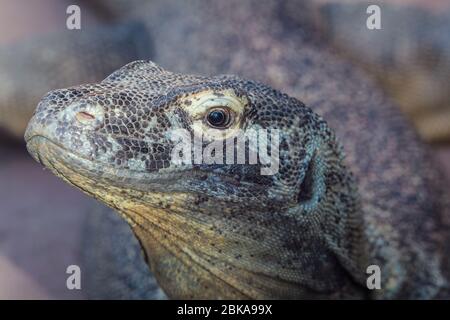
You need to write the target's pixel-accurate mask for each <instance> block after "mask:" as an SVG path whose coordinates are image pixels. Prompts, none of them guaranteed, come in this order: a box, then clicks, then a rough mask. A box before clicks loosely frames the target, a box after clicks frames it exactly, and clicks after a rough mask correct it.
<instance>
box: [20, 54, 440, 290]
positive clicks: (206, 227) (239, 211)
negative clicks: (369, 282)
mask: <svg viewBox="0 0 450 320" xmlns="http://www.w3.org/2000/svg"><path fill="white" fill-rule="evenodd" d="M199 96H203V97H204V96H206V97H208V99H216V98H217V97H227V98H229V99H235V101H238V102H236V105H235V106H234V109H233V110H234V112H235V113H236V119H237V120H236V121H235V122H234V123H233V125H231V126H230V127H229V128H227V129H215V130H216V131H217V130H220V132H222V133H224V134H225V135H229V134H232V133H233V132H235V130H237V129H244V130H250V129H257V128H265V129H279V130H280V134H281V136H280V169H279V172H278V173H277V174H275V175H272V176H261V175H260V172H259V169H260V167H259V165H248V164H247V165H238V164H232V165H231V164H230V165H228V164H223V165H206V164H198V165H197V164H192V165H181V166H180V165H175V164H174V163H173V162H171V159H172V158H171V153H172V149H173V148H174V142H173V141H171V140H170V139H169V137H168V134H169V133H170V132H171V130H175V129H180V128H183V129H187V130H193V128H194V127H200V128H202V130H205V132H206V129H207V127H206V126H207V124H205V123H204V121H205V120H204V116H205V114H206V113H207V110H203V109H202V108H201V105H199V102H198V98H199ZM208 101H212V100H208ZM199 110H200V111H199ZM208 137H209V139H210V140H215V139H219V138H217V137H216V136H214V135H208ZM26 140H27V147H28V150H29V151H30V153H31V154H32V155H33V156H34V158H35V159H36V160H38V161H40V162H41V163H42V164H44V165H46V166H47V167H49V168H50V169H51V170H52V171H53V172H54V173H55V174H57V175H58V176H60V177H62V178H63V179H64V180H66V181H67V182H69V183H71V184H73V185H75V186H77V187H79V188H80V189H82V190H83V191H85V192H87V193H88V194H90V195H92V196H94V197H96V198H97V199H100V200H101V201H103V202H105V203H106V204H108V205H109V206H111V207H113V208H115V209H116V210H118V211H119V212H120V213H121V214H122V216H123V217H124V218H125V219H127V221H128V222H129V223H130V225H131V227H132V228H133V231H134V232H135V234H136V236H137V237H138V238H139V240H140V242H141V245H142V246H143V248H144V250H145V253H146V257H147V259H148V263H149V265H150V266H151V269H152V271H153V272H154V274H155V276H156V278H157V280H158V283H159V284H160V286H161V287H162V288H163V290H164V291H165V292H166V293H167V294H168V296H169V297H171V298H305V297H308V298H365V297H368V296H369V292H368V291H367V290H366V289H365V288H364V284H365V274H364V273H365V270H366V267H367V266H368V265H369V264H378V265H380V266H381V268H382V270H383V271H384V273H383V275H384V276H385V277H387V281H386V282H385V285H386V287H385V289H384V290H383V291H382V293H381V294H382V295H381V297H394V296H397V295H399V296H410V297H418V296H420V297H425V296H433V297H434V296H439V295H440V294H442V293H443V292H444V291H442V290H446V289H445V286H446V281H445V279H444V275H443V272H444V271H446V270H442V264H441V263H442V261H441V260H440V258H441V256H440V255H439V253H440V251H439V249H440V248H439V247H438V245H439V243H438V240H440V239H445V237H442V238H438V236H443V235H441V234H439V233H436V234H435V238H433V239H429V240H430V241H429V242H428V243H427V245H428V247H427V248H426V249H430V251H422V252H421V254H423V255H426V256H429V255H431V256H429V259H433V260H431V261H430V260H428V261H423V260H421V259H420V257H415V256H414V255H413V253H411V254H410V256H408V257H404V256H400V255H397V254H400V252H402V253H403V254H405V253H408V250H413V249H414V248H416V247H406V245H407V243H401V242H398V243H392V245H390V244H389V245H386V243H384V245H383V246H381V247H379V248H378V247H377V246H378V245H379V243H380V242H381V243H383V241H385V239H383V238H384V237H390V236H392V234H395V230H392V231H391V230H390V231H391V232H392V234H391V233H390V234H377V231H378V230H377V227H379V226H378V225H370V224H369V223H371V219H374V218H377V217H376V216H375V215H376V214H377V211H375V210H372V211H370V210H367V211H363V210H364V207H362V206H361V204H360V202H359V197H358V192H357V186H356V185H355V183H354V181H353V179H352V178H351V175H350V172H349V170H348V169H347V168H346V166H345V164H344V163H343V155H342V152H341V149H340V147H339V145H338V143H337V142H336V140H335V136H334V134H333V133H332V131H331V129H330V128H329V127H328V126H327V124H326V123H325V121H324V120H322V118H320V117H319V116H317V115H316V114H315V113H313V112H312V110H311V109H309V108H307V107H305V106H304V105H303V104H302V103H301V102H299V101H298V100H296V99H294V98H291V97H289V96H287V95H285V94H281V93H280V92H278V91H276V90H273V89H271V88H269V87H266V86H264V85H262V84H259V83H256V82H253V81H248V80H242V79H240V78H238V77H235V76H217V77H202V76H190V75H182V74H176V73H171V72H167V71H165V70H163V69H161V68H159V67H158V66H156V65H155V64H153V63H152V62H144V61H137V62H134V63H131V64H129V65H127V66H125V67H123V68H122V69H120V70H118V71H117V72H115V73H113V74H112V75H111V76H109V77H108V78H107V79H105V80H104V81H103V82H101V83H99V84H94V85H84V86H80V87H74V88H69V89H63V90H58V91H52V92H50V93H49V94H47V96H45V97H44V98H43V100H42V101H41V103H40V104H39V106H38V108H37V110H36V115H35V116H34V117H33V119H32V120H31V122H30V124H29V127H28V129H27V133H26ZM248 147H249V146H248V145H247V148H248ZM373 205H374V204H366V206H373ZM395 214H397V215H398V214H401V212H395ZM422 223H423V222H422ZM434 223H435V221H434V220H432V219H431V217H429V218H428V219H427V221H426V224H427V225H428V227H430V226H433V224H434ZM410 225H411V224H410V223H407V224H402V225H401V226H397V227H401V229H402V230H404V228H407V227H409V226H410ZM398 241H399V240H398ZM441 244H443V243H441ZM398 245H399V246H398ZM415 246H417V243H416V244H415ZM422 249H424V248H422ZM396 250H399V251H398V252H396ZM435 250H438V251H435ZM385 259H388V261H386V260H385ZM401 259H406V260H407V261H408V265H402V264H401V263H402V261H401ZM389 264H393V265H394V267H395V268H403V269H400V270H398V269H397V270H389V267H390V265H389ZM411 266H414V272H415V274H414V275H413V274H409V273H408V269H409V268H410V267H411ZM395 271H400V272H399V273H395ZM411 271H413V270H411ZM324 275H326V276H324ZM422 276H433V277H435V278H430V277H428V278H426V279H422V278H421V277H422ZM421 281H424V282H425V281H426V284H427V286H425V285H424V282H421ZM405 288H407V289H408V290H406V291H403V290H404V289H405Z"/></svg>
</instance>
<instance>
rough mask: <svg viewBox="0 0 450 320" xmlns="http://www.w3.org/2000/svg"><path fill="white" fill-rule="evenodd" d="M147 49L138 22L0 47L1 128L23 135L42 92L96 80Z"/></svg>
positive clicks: (60, 34)
mask: <svg viewBox="0 0 450 320" xmlns="http://www.w3.org/2000/svg"><path fill="white" fill-rule="evenodd" d="M150 52H151V44H150V41H149V38H148V35H147V33H146V30H145V28H144V27H143V26H142V24H140V23H126V24H121V25H117V26H113V27H111V26H105V27H92V28H87V29H86V30H83V31H82V32H77V31H71V30H65V31H62V32H56V33H53V34H48V35H43V36H39V37H35V38H33V39H30V40H25V41H22V42H18V43H17V44H13V45H7V46H0V83H1V94H0V128H2V129H4V130H5V131H6V132H8V133H9V134H11V135H12V136H13V137H22V136H23V133H24V132H25V128H26V126H27V123H28V121H29V120H30V118H31V116H32V114H33V111H34V109H35V107H36V102H37V101H39V99H40V98H41V97H42V96H43V95H44V94H45V93H46V92H47V91H49V90H51V89H54V88H63V87H67V86H70V85H75V84H78V83H80V82H94V81H99V80H101V79H103V78H104V77H106V76H107V75H108V74H110V73H111V72H112V71H113V70H116V69H117V68H119V67H121V66H123V65H124V64H125V63H127V62H129V61H130V60H134V59H142V58H148V57H149V55H150Z"/></svg>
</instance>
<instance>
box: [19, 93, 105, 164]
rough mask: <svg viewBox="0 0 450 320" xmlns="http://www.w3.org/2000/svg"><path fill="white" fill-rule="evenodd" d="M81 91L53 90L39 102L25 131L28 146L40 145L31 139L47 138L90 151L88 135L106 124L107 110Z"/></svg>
mask: <svg viewBox="0 0 450 320" xmlns="http://www.w3.org/2000/svg"><path fill="white" fill-rule="evenodd" d="M78 92H79V91H76V90H75V89H62V90H55V91H51V92H49V93H48V94H47V95H46V96H45V97H44V98H43V99H42V100H41V101H40V102H39V104H38V106H37V108H36V112H35V114H34V116H33V117H32V119H31V120H30V122H29V124H28V127H27V130H26V132H25V141H26V142H27V144H28V145H29V146H32V148H39V144H37V143H36V141H35V142H33V143H30V142H31V140H37V141H47V142H51V143H54V144H56V145H58V146H60V147H63V148H65V149H68V150H71V151H76V152H79V153H82V154H85V155H88V154H90V152H91V150H89V149H90V147H89V143H88V139H89V137H90V136H92V135H93V133H94V132H95V131H96V130H97V129H98V128H99V127H100V126H101V125H102V124H103V121H104V114H105V111H104V108H103V107H102V106H101V105H99V104H98V102H97V101H95V100H91V99H90V96H89V95H88V94H86V93H83V92H82V93H78ZM35 137H38V139H33V138H35Z"/></svg>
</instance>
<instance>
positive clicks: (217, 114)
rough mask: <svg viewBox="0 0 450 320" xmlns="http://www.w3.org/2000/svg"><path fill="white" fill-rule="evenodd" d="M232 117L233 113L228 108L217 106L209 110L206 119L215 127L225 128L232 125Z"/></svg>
mask: <svg viewBox="0 0 450 320" xmlns="http://www.w3.org/2000/svg"><path fill="white" fill-rule="evenodd" d="M232 118H233V117H232V114H231V112H230V110H229V109H228V108H225V107H217V108H212V109H210V110H209V111H208V112H207V114H206V117H205V120H206V122H207V123H208V125H209V126H211V127H213V128H216V129H225V128H228V127H229V126H230V125H231V122H232V120H233V119H232Z"/></svg>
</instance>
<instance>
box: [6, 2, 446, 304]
mask: <svg viewBox="0 0 450 320" xmlns="http://www.w3.org/2000/svg"><path fill="white" fill-rule="evenodd" d="M149 1H150V2H151V0H149ZM216 1H219V0H216ZM223 1H225V0H223ZM310 2H311V3H312V4H313V6H312V7H311V8H312V9H311V14H310V16H311V17H313V19H311V21H312V23H313V24H314V25H315V26H314V27H315V28H316V29H317V30H318V31H319V32H320V33H321V34H322V36H323V37H324V39H326V41H328V42H329V43H330V46H332V48H333V50H335V51H336V52H338V53H339V54H340V55H342V56H344V57H345V58H347V59H350V60H351V61H353V62H354V63H355V64H356V65H359V66H360V67H361V68H363V69H365V70H366V71H367V72H368V73H369V74H371V75H372V76H373V77H374V79H376V81H378V82H379V84H380V86H382V87H383V88H384V89H385V90H386V92H387V93H388V94H389V95H390V96H391V97H392V99H394V100H395V101H396V102H397V104H398V105H399V106H400V108H401V109H402V110H403V111H404V113H405V114H406V115H407V117H408V118H409V119H410V120H411V122H412V123H413V124H414V126H415V127H416V128H417V130H418V132H419V133H420V135H421V137H422V139H423V140H424V141H426V142H427V143H428V144H430V146H431V152H432V153H433V155H434V156H435V157H436V159H437V160H438V161H439V163H440V164H441V165H442V166H443V167H445V168H446V174H447V177H448V178H449V179H450V90H449V83H450V81H449V80H450V77H449V76H450V1H448V0H391V1H372V2H370V3H371V4H379V5H380V7H381V21H382V30H380V31H377V33H376V36H371V37H367V29H361V28H358V27H355V26H361V25H363V26H365V20H366V19H367V14H366V8H367V6H368V3H369V2H367V1H357V0H347V1H342V0H339V1H338V0H312V1H310ZM296 3H298V0H296V1H292V4H291V6H292V7H291V10H288V11H286V14H289V15H290V16H291V17H286V18H292V19H295V18H296V16H301V13H299V12H298V10H296ZM71 4H76V5H78V6H79V7H80V8H81V10H82V11H81V13H82V29H81V30H67V28H66V19H67V17H68V14H67V13H66V9H67V7H68V6H69V5H71ZM141 4H142V1H139V0H136V1H120V0H112V1H100V0H94V1H61V0H36V1H26V0H0V299H14V298H18V299H33V298H38V299H50V298H62V299H81V298H85V295H84V292H83V290H68V289H67V287H66V278H67V276H68V275H67V274H66V268H67V266H68V265H71V264H77V265H80V264H82V261H81V258H80V257H81V253H82V252H81V250H83V248H82V246H81V242H82V238H83V230H84V227H83V224H84V223H85V219H86V217H87V214H88V211H89V208H90V206H91V204H92V203H93V202H94V200H92V199H90V198H89V197H87V196H85V195H84V194H82V193H81V192H80V191H78V190H76V189H74V188H72V187H70V186H69V185H67V184H65V183H64V182H62V181H60V180H59V179H58V178H56V177H55V176H53V175H52V174H50V173H49V172H46V171H44V170H43V169H42V167H41V166H40V165H38V164H37V163H35V162H34V161H33V160H32V159H31V157H30V156H29V155H28V154H27V152H26V150H25V147H24V143H23V141H22V138H21V137H22V135H23V131H24V128H25V125H26V123H27V121H28V119H29V117H31V114H32V112H33V110H34V107H35V106H36V104H37V103H38V101H39V98H40V97H41V96H42V95H43V94H45V93H46V92H47V91H49V90H52V89H56V88H60V87H66V86H70V85H75V84H79V83H82V82H94V81H99V80H101V79H103V78H104V77H106V76H107V75H108V74H109V73H111V72H112V71H114V70H115V69H117V68H119V67H120V66H122V65H124V64H126V63H128V62H130V61H133V60H137V59H151V58H152V55H151V46H152V45H154V44H152V43H151V41H147V40H148V39H147V35H146V29H145V28H146V25H145V23H144V24H141V23H139V21H135V20H136V19H135V17H133V16H132V15H130V18H128V17H127V14H129V12H131V11H133V10H130V7H133V6H135V7H138V6H140V5H141ZM261 5H264V4H263V1H262V3H261ZM134 11H139V10H136V9H134ZM122 12H123V15H124V17H121V15H122ZM303 14H304V13H303ZM144 16H145V13H144ZM118 20H120V21H122V24H121V25H116V21H118ZM128 20H129V21H128ZM123 21H128V22H129V24H126V23H125V24H123ZM93 35H95V37H93ZM91 36H92V37H91ZM99 37H100V38H101V39H102V41H100V42H99V41H92V39H98V38H99ZM125 46H126V47H127V50H126V52H124V50H123V48H124V47H125ZM80 47H81V48H83V49H84V50H82V52H85V54H84V55H81V56H80V55H78V54H77V52H78V51H80V50H77V49H79V48H80ZM99 56H101V57H102V59H99ZM94 58H95V59H94ZM92 61H96V62H95V63H92ZM98 61H102V62H101V63H99V62H98ZM80 66H81V67H80ZM74 68H76V69H74ZM74 70H76V71H74ZM75 74H76V76H75ZM43 75H45V77H43Z"/></svg>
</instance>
